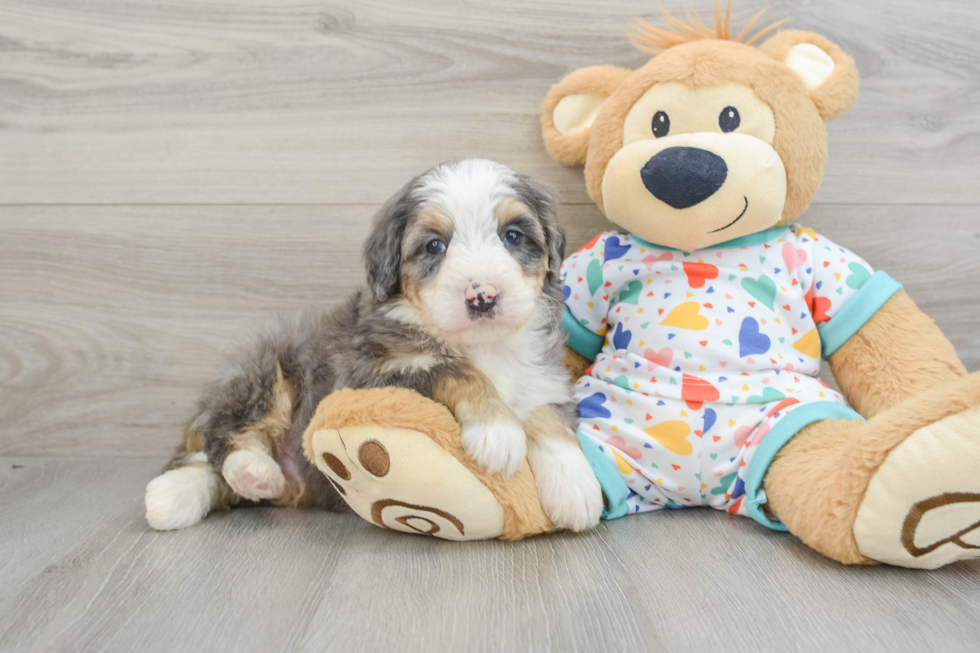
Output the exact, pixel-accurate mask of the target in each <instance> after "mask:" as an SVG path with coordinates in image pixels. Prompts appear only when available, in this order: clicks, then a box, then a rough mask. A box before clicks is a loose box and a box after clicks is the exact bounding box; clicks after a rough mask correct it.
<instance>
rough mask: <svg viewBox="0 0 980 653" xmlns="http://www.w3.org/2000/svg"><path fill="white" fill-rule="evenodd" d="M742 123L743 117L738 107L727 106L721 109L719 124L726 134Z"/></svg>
mask: <svg viewBox="0 0 980 653" xmlns="http://www.w3.org/2000/svg"><path fill="white" fill-rule="evenodd" d="M741 124H742V117H741V116H740V115H738V109H736V108H735V107H725V108H724V109H722V110H721V115H719V116H718V126H719V127H721V131H723V132H725V133H726V134H727V133H728V132H733V131H735V130H736V129H738V126H739V125H741Z"/></svg>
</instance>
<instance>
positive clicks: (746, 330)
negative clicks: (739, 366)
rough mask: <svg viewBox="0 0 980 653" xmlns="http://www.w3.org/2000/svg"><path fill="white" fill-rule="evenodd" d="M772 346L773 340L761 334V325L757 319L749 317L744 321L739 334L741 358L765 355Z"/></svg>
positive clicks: (739, 353)
mask: <svg viewBox="0 0 980 653" xmlns="http://www.w3.org/2000/svg"><path fill="white" fill-rule="evenodd" d="M771 345H772V340H770V338H769V336H767V335H766V334H764V333H760V332H759V323H758V322H756V321H755V318H751V317H747V318H745V319H744V320H742V327H741V328H740V329H739V332H738V355H739V358H745V357H746V356H752V355H754V354H764V353H766V352H767V351H769V347H770V346H771Z"/></svg>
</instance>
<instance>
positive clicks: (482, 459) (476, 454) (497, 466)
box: [463, 420, 527, 478]
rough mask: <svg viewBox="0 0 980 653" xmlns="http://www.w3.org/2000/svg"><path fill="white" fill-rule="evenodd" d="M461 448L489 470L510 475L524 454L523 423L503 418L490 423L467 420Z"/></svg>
mask: <svg viewBox="0 0 980 653" xmlns="http://www.w3.org/2000/svg"><path fill="white" fill-rule="evenodd" d="M463 449H465V450H466V453H468V454H469V455H470V456H472V457H473V459H474V460H476V462H477V464H479V465H480V467H482V468H483V469H484V470H485V471H487V472H489V473H490V474H500V475H501V476H503V477H504V478H509V477H511V476H513V475H514V474H515V473H516V472H517V470H518V469H520V468H521V465H523V464H524V459H525V458H526V457H527V438H526V437H525V435H524V427H523V426H521V425H520V424H519V423H517V422H512V421H509V420H502V421H498V422H491V423H490V424H481V423H477V424H467V425H466V426H464V427H463Z"/></svg>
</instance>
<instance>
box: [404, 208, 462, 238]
mask: <svg viewBox="0 0 980 653" xmlns="http://www.w3.org/2000/svg"><path fill="white" fill-rule="evenodd" d="M409 229H431V230H432V231H436V232H438V233H440V234H443V235H446V236H451V235H452V233H453V222H452V220H450V219H449V218H448V217H447V216H446V214H444V213H443V212H442V211H440V210H439V209H438V208H436V207H434V206H430V207H429V208H427V209H425V210H424V211H422V212H421V213H419V214H418V216H416V218H415V220H413V221H412V224H411V226H410V227H409Z"/></svg>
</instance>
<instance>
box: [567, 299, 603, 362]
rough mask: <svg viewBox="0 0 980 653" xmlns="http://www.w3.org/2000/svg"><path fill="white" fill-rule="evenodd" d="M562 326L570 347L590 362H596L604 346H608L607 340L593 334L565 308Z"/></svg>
mask: <svg viewBox="0 0 980 653" xmlns="http://www.w3.org/2000/svg"><path fill="white" fill-rule="evenodd" d="M561 325H562V326H563V327H565V332H566V333H568V346H569V347H571V348H572V349H574V350H575V351H577V352H578V353H579V354H581V355H582V356H584V357H586V358H587V359H589V360H594V359H595V357H596V356H598V355H599V352H600V351H602V346H603V345H604V344H606V339H605V338H604V337H603V336H600V335H599V334H598V333H593V332H591V331H589V329H588V328H587V327H585V326H583V325H582V323H581V322H579V321H578V320H576V319H575V316H574V315H572V312H571V311H570V310H568V307H567V306H566V307H565V314H564V315H562V316H561Z"/></svg>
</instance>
